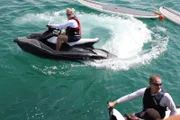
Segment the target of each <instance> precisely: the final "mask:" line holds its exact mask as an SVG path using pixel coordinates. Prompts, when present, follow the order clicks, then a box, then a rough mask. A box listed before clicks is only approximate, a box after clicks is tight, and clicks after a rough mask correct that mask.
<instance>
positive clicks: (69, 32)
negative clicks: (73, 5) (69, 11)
mask: <svg viewBox="0 0 180 120" xmlns="http://www.w3.org/2000/svg"><path fill="white" fill-rule="evenodd" d="M71 19H73V20H75V21H76V22H77V23H78V26H77V27H76V28H71V27H67V28H66V35H67V36H74V35H81V34H82V32H81V24H80V22H79V20H78V18H77V17H73V18H71Z"/></svg>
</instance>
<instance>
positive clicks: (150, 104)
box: [143, 87, 166, 118]
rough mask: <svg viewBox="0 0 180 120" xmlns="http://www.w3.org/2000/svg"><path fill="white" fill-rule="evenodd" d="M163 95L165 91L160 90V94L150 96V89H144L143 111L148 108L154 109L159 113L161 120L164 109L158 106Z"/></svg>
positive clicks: (164, 112)
mask: <svg viewBox="0 0 180 120" xmlns="http://www.w3.org/2000/svg"><path fill="white" fill-rule="evenodd" d="M164 93H165V91H164V90H163V89H162V90H161V92H159V93H158V94H156V95H154V96H152V94H151V88H150V87H148V88H146V90H145V92H144V97H143V111H145V110H146V109H148V108H154V109H155V110H157V111H158V112H159V114H160V116H161V118H164V117H165V114H166V107H162V106H160V104H159V103H160V101H161V99H162V97H163V96H164Z"/></svg>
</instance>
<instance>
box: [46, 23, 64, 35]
mask: <svg viewBox="0 0 180 120" xmlns="http://www.w3.org/2000/svg"><path fill="white" fill-rule="evenodd" d="M46 27H47V28H48V31H49V32H53V31H54V30H57V31H59V32H58V35H60V34H61V29H57V28H52V27H51V26H49V25H46Z"/></svg>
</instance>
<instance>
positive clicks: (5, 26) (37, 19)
mask: <svg viewBox="0 0 180 120" xmlns="http://www.w3.org/2000/svg"><path fill="white" fill-rule="evenodd" d="M98 1H100V2H107V3H113V4H117V5H119V6H125V7H130V8H136V9H138V10H145V11H151V12H154V11H155V10H157V9H158V8H159V7H160V6H166V7H170V8H172V9H175V10H177V11H180V3H179V0H172V1H163V2H160V1H155V0H151V1H149V0H131V1H125V0H121V1H119V0H98ZM67 7H73V8H75V9H76V15H77V16H78V17H79V19H80V20H81V23H82V28H83V37H84V38H85V37H86V38H93V37H98V38H99V39H100V42H99V43H98V44H97V45H96V47H99V48H103V49H106V50H108V51H110V52H111V53H113V54H116V55H117V56H118V58H116V59H110V60H101V61H94V62H83V63H76V62H70V61H68V62H67V61H54V60H48V59H42V58H39V57H36V56H34V55H31V54H29V53H26V52H24V51H22V50H21V49H20V48H19V47H18V46H17V45H16V44H15V43H14V42H13V39H14V38H16V37H18V36H25V35H28V34H30V33H32V32H38V31H42V30H44V29H46V28H45V25H46V24H47V23H49V22H51V23H61V22H63V21H65V20H66V16H65V9H66V8H67ZM0 13H1V15H0V23H1V26H0V28H1V32H0V41H1V44H0V54H1V56H0V94H1V95H0V106H1V107H0V120H64V119H65V120H68V119H69V120H107V119H108V118H107V117H108V116H107V109H106V108H107V105H106V103H107V101H113V100H115V99H117V98H119V97H120V96H122V95H125V94H127V93H130V92H132V91H134V90H137V89H139V88H141V87H145V86H147V84H148V77H149V76H150V75H151V74H159V75H160V76H161V77H162V80H163V82H164V84H163V87H164V88H165V89H166V90H167V91H168V92H169V93H170V94H171V95H172V97H173V99H174V101H175V103H176V104H180V102H179V97H180V95H179V84H180V80H179V77H180V72H179V71H180V66H179V64H180V47H179V45H180V41H179V36H180V32H179V31H180V26H177V25H176V24H174V23H172V22H170V21H168V20H166V19H165V20H164V21H159V20H151V19H135V18H132V17H128V16H116V15H111V14H105V13H100V12H97V11H95V10H92V9H89V8H87V7H85V6H83V5H81V4H79V3H78V2H77V1H74V0H73V1H65V0H57V1H48V0H39V1H35V0H21V1H20V0H1V2H0ZM141 107H142V105H141V99H137V100H133V101H131V102H127V103H122V104H119V105H117V106H116V108H117V109H118V110H119V111H121V112H122V113H132V112H135V111H139V110H141Z"/></svg>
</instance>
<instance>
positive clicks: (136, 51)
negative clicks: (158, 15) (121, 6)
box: [14, 10, 169, 70]
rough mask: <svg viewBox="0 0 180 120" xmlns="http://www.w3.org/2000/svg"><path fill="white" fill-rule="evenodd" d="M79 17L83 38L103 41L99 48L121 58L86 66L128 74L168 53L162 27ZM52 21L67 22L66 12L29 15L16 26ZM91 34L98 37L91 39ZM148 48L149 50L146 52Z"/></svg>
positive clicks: (119, 19)
mask: <svg viewBox="0 0 180 120" xmlns="http://www.w3.org/2000/svg"><path fill="white" fill-rule="evenodd" d="M76 14H77V16H78V17H79V19H80V21H81V23H82V28H83V37H92V38H94V37H100V38H101V39H100V42H99V43H98V44H97V45H96V47H97V46H98V47H100V48H103V49H106V50H108V51H109V52H111V53H113V54H115V55H117V56H118V57H117V58H115V59H108V60H97V61H95V62H85V64H86V65H91V66H95V67H106V68H110V69H113V70H127V69H129V68H131V67H133V66H137V65H138V66H139V65H143V64H149V63H150V62H151V60H153V59H156V58H157V57H159V56H160V55H161V54H162V53H163V52H164V51H165V50H166V49H167V44H168V40H169V38H168V37H167V36H166V35H165V34H164V33H165V32H166V29H165V28H163V27H159V26H156V27H153V28H150V29H148V27H147V25H146V24H145V23H143V22H142V21H140V20H137V19H135V18H133V17H120V16H108V15H106V14H100V15H97V14H90V13H82V12H76ZM49 21H51V23H61V22H64V21H66V16H65V10H64V11H57V12H53V13H40V14H27V15H25V16H22V17H20V18H17V19H16V20H15V21H14V22H16V24H17V23H19V24H29V23H31V22H34V23H36V24H42V22H49ZM99 28H101V29H99ZM100 30H102V31H100ZM103 30H106V32H107V31H108V32H109V34H110V36H109V38H108V37H104V36H106V35H107V33H106V32H103ZM154 31H155V32H154ZM92 32H93V33H97V34H95V35H93V36H92V35H91V33H92ZM146 45H147V46H148V47H147V48H144V46H146Z"/></svg>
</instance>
